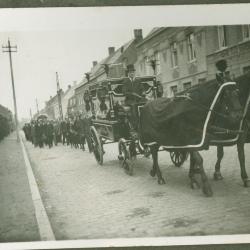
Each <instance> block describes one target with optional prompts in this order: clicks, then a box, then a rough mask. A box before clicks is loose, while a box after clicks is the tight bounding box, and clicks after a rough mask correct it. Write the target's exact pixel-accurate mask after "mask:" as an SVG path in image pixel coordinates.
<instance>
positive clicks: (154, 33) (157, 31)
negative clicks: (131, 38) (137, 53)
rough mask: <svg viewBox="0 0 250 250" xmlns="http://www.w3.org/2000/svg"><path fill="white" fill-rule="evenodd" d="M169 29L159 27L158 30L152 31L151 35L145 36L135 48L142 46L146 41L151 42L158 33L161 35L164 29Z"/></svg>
mask: <svg viewBox="0 0 250 250" xmlns="http://www.w3.org/2000/svg"><path fill="white" fill-rule="evenodd" d="M168 28H170V27H159V30H156V31H154V32H153V33H152V34H150V35H148V36H146V37H145V38H144V39H143V40H142V41H141V42H140V43H138V44H137V45H136V47H140V46H141V45H143V44H144V43H146V42H147V41H149V40H151V39H152V38H154V37H155V36H156V35H159V34H160V33H162V32H163V31H165V30H166V29H168Z"/></svg>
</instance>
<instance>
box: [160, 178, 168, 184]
mask: <svg viewBox="0 0 250 250" xmlns="http://www.w3.org/2000/svg"><path fill="white" fill-rule="evenodd" d="M158 184H159V185H163V184H166V181H165V180H164V179H163V178H161V179H158Z"/></svg>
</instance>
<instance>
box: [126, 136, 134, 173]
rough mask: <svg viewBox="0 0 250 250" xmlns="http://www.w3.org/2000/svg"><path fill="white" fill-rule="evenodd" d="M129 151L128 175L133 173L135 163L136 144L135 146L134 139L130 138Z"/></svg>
mask: <svg viewBox="0 0 250 250" xmlns="http://www.w3.org/2000/svg"><path fill="white" fill-rule="evenodd" d="M129 153H130V159H131V160H130V163H129V168H128V170H126V171H127V173H128V174H129V175H133V171H134V165H135V160H136V146H135V141H134V140H132V141H131V143H130V144H129Z"/></svg>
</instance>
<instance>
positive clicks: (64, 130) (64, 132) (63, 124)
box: [60, 120, 67, 145]
mask: <svg viewBox="0 0 250 250" xmlns="http://www.w3.org/2000/svg"><path fill="white" fill-rule="evenodd" d="M60 130H61V133H62V143H63V145H64V143H66V141H67V121H66V120H62V121H61V124H60Z"/></svg>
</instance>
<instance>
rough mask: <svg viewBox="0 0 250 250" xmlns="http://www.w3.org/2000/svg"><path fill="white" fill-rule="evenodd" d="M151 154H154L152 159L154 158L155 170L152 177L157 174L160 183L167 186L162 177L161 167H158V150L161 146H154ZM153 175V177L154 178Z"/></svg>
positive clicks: (152, 171)
mask: <svg viewBox="0 0 250 250" xmlns="http://www.w3.org/2000/svg"><path fill="white" fill-rule="evenodd" d="M151 150H152V151H151V153H152V158H153V169H152V170H151V173H150V174H151V175H152V174H154V175H155V173H156V174H157V178H158V183H159V184H160V185H161V184H165V183H166V182H165V180H164V178H163V177H162V174H161V170H160V167H159V165H158V150H159V146H158V145H154V146H153V147H151ZM154 175H152V176H154Z"/></svg>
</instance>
